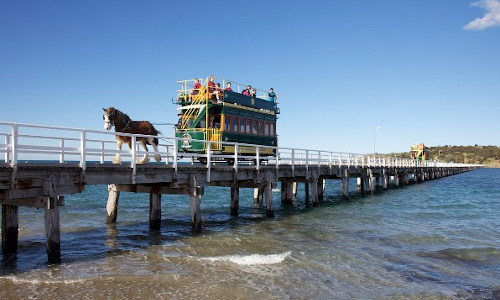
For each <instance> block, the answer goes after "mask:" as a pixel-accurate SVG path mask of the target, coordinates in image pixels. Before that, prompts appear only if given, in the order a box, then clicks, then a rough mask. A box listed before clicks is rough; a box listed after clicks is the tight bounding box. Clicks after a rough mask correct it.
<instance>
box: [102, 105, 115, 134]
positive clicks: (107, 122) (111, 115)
mask: <svg viewBox="0 0 500 300" xmlns="http://www.w3.org/2000/svg"><path fill="white" fill-rule="evenodd" d="M103 110H104V115H103V116H102V119H103V120H104V129H105V130H106V131H107V130H110V129H111V127H112V126H114V125H115V117H116V109H115V108H114V107H108V108H103Z"/></svg>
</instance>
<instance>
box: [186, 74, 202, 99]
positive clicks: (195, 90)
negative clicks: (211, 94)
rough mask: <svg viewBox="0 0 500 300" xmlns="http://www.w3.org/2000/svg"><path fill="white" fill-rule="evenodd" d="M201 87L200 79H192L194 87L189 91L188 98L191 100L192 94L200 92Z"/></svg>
mask: <svg viewBox="0 0 500 300" xmlns="http://www.w3.org/2000/svg"><path fill="white" fill-rule="evenodd" d="M200 89H201V84H200V80H199V79H198V78H195V79H194V88H193V89H192V90H191V93H190V95H189V98H190V99H191V100H192V99H193V97H192V96H194V95H198V94H199V93H200Z"/></svg>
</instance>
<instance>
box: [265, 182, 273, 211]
mask: <svg viewBox="0 0 500 300" xmlns="http://www.w3.org/2000/svg"><path fill="white" fill-rule="evenodd" d="M264 193H265V197H266V215H267V216H268V217H273V216H274V211H273V190H272V187H271V183H270V182H269V183H267V184H266V186H265V187H264Z"/></svg>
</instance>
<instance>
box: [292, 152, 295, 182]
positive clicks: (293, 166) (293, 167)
mask: <svg viewBox="0 0 500 300" xmlns="http://www.w3.org/2000/svg"><path fill="white" fill-rule="evenodd" d="M291 158H292V177H293V176H295V149H292V157H291Z"/></svg>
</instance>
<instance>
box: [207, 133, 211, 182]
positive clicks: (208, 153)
mask: <svg viewBox="0 0 500 300" xmlns="http://www.w3.org/2000/svg"><path fill="white" fill-rule="evenodd" d="M207 144H208V145H207V146H208V148H207V182H210V171H211V168H212V143H211V142H208V143H207Z"/></svg>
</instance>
